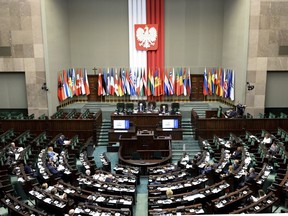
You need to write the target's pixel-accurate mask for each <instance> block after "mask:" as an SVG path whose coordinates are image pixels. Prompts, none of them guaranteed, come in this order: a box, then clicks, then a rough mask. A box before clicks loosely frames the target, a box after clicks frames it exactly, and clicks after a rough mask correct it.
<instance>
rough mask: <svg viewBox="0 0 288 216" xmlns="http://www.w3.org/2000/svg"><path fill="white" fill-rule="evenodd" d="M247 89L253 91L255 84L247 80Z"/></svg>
mask: <svg viewBox="0 0 288 216" xmlns="http://www.w3.org/2000/svg"><path fill="white" fill-rule="evenodd" d="M247 89H248V91H251V90H253V89H254V85H251V84H250V83H249V82H247Z"/></svg>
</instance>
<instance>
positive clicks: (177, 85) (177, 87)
mask: <svg viewBox="0 0 288 216" xmlns="http://www.w3.org/2000/svg"><path fill="white" fill-rule="evenodd" d="M175 87H176V95H177V96H180V95H181V90H180V74H179V72H178V70H177V72H176V84H175Z"/></svg>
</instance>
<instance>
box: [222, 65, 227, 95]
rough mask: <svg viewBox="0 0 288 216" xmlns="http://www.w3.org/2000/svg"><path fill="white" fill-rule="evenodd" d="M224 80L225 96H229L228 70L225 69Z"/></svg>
mask: <svg viewBox="0 0 288 216" xmlns="http://www.w3.org/2000/svg"><path fill="white" fill-rule="evenodd" d="M223 77H224V81H223V97H225V98H227V96H228V70H227V69H224V74H223Z"/></svg>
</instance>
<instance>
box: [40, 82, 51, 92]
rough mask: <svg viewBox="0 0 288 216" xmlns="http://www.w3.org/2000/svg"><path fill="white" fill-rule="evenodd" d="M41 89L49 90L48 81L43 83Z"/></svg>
mask: <svg viewBox="0 0 288 216" xmlns="http://www.w3.org/2000/svg"><path fill="white" fill-rule="evenodd" d="M41 89H42V90H44V91H49V89H48V88H47V85H46V82H44V83H43V85H42V87H41Z"/></svg>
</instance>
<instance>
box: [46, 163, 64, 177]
mask: <svg viewBox="0 0 288 216" xmlns="http://www.w3.org/2000/svg"><path fill="white" fill-rule="evenodd" d="M47 168H48V170H49V172H50V173H52V174H53V175H56V176H58V177H62V176H63V174H62V173H61V172H59V171H58V170H57V169H56V167H54V165H53V163H52V162H50V161H48V162H47Z"/></svg>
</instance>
